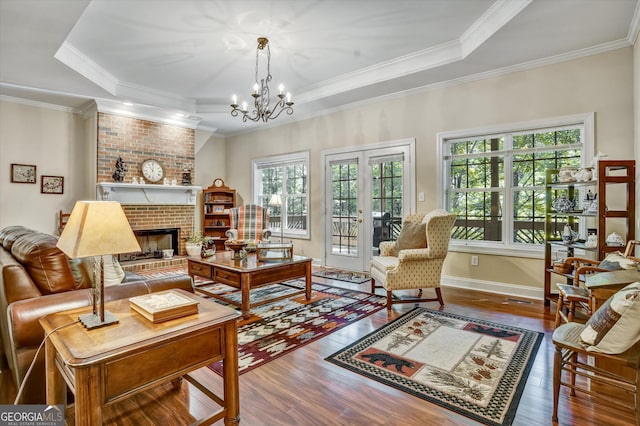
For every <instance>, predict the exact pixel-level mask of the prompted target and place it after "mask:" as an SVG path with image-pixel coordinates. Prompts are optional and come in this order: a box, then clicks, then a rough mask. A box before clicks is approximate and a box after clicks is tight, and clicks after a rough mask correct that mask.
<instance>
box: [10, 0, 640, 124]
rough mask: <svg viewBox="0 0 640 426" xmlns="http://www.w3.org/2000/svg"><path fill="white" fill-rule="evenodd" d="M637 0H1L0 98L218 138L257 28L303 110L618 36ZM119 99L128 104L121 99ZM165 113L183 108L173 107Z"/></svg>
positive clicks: (519, 63)
mask: <svg viewBox="0 0 640 426" xmlns="http://www.w3.org/2000/svg"><path fill="white" fill-rule="evenodd" d="M638 3H639V0H497V1H494V0H92V1H89V0H0V97H2V98H4V99H11V100H16V101H20V100H22V99H24V100H27V102H35V103H38V102H40V103H48V104H53V105H59V106H61V107H69V108H72V109H73V110H74V111H79V110H81V109H82V108H84V107H85V106H86V105H88V104H89V103H90V102H91V101H92V100H96V101H97V102H98V105H99V106H100V108H102V109H104V110H110V111H117V112H120V113H127V111H130V112H131V113H132V114H136V115H138V116H140V117H150V118H156V119H162V120H169V121H171V120H173V121H174V122H180V121H182V122H186V123H188V124H190V125H193V126H197V127H198V128H202V129H207V130H215V131H216V133H218V134H223V135H228V134H234V133H238V132H242V131H246V130H251V129H256V128H257V127H258V126H266V125H265V124H264V123H260V124H254V123H243V122H242V120H241V119H240V118H234V117H231V115H230V113H229V112H230V107H229V104H230V99H231V95H232V94H233V93H236V94H237V95H238V98H239V100H243V98H244V99H246V100H249V99H251V98H250V96H249V95H250V92H251V88H252V86H253V79H254V67H255V56H256V45H257V43H256V39H257V37H259V36H266V37H268V38H269V40H270V43H269V44H270V47H271V73H272V75H273V83H274V84H273V86H274V90H275V88H276V87H277V85H278V84H279V83H281V82H282V83H284V84H285V86H286V90H287V91H290V92H291V93H292V96H293V100H294V101H295V105H294V109H295V112H294V114H293V115H292V116H280V117H279V118H278V119H276V120H274V121H273V124H275V125H277V124H281V123H287V122H290V121H292V120H299V119H302V118H307V117H310V116H313V115H316V114H319V113H322V112H326V111H328V110H332V109H336V108H341V107H344V106H345V105H347V106H348V105H350V104H353V103H359V102H366V101H367V100H370V99H375V98H379V97H382V96H393V95H394V94H398V93H402V92H406V91H411V92H416V91H420V90H428V88H430V87H438V86H440V85H442V84H447V83H450V82H452V81H460V80H464V79H474V78H482V77H485V76H489V75H495V74H496V73H500V72H509V71H512V70H517V69H523V68H526V67H531V66H538V65H542V64H546V63H552V62H557V61H560V60H566V59H571V58H576V57H580V56H584V55H587V54H592V53H599V52H603V51H607V50H611V49H617V48H621V47H625V46H629V45H631V44H632V42H633V41H634V40H635V38H636V35H637V32H638V28H639V26H640V17H639V15H640V12H639V10H638ZM123 101H128V102H132V103H134V105H133V106H124V105H123V104H122V102H123ZM177 113H182V114H183V115H186V116H187V118H186V119H185V118H178V117H177V116H176V114H177Z"/></svg>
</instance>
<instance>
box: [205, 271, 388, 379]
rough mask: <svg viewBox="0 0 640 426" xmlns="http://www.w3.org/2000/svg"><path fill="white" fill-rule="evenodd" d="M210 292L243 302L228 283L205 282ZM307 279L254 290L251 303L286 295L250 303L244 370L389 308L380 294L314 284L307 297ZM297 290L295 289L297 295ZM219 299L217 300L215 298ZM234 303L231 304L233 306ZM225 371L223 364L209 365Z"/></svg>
mask: <svg viewBox="0 0 640 426" xmlns="http://www.w3.org/2000/svg"><path fill="white" fill-rule="evenodd" d="M202 289H204V290H206V291H207V292H209V293H216V294H218V295H222V296H224V297H225V298H227V299H229V300H232V301H236V302H240V300H241V294H240V291H239V290H237V289H235V288H233V287H229V286H226V285H224V284H210V285H207V286H204V287H202ZM303 289H304V282H301V281H297V280H294V281H287V282H286V283H281V284H272V285H267V286H264V287H260V288H257V289H254V290H251V293H250V300H251V304H252V305H253V304H255V303H260V302H261V301H263V300H269V299H277V298H279V297H283V296H284V297H286V296H288V295H291V297H287V298H284V299H281V300H277V301H274V302H268V303H265V304H263V305H260V306H256V307H252V308H251V314H252V315H251V317H250V318H248V319H247V320H241V321H240V322H239V327H238V365H239V372H240V374H243V373H246V372H248V371H251V370H253V369H254V368H256V367H259V366H261V365H264V364H266V363H267V362H269V361H272V360H274V359H276V358H279V357H281V356H283V355H285V354H287V353H289V352H291V351H293V350H295V349H298V348H300V347H302V346H304V345H306V344H308V343H311V342H313V341H315V340H318V339H320V338H322V337H324V336H326V335H328V334H330V333H333V332H334V331H336V330H339V329H341V328H343V327H345V326H347V325H349V324H352V323H354V322H355V321H358V320H359V319H362V318H364V317H366V316H368V315H371V314H373V313H374V312H377V311H379V310H380V309H383V308H384V307H385V303H386V302H385V298H384V297H382V296H376V295H372V294H370V293H363V292H360V291H354V290H348V289H343V288H338V287H331V286H328V285H324V284H318V283H313V286H312V290H313V292H312V295H311V300H309V301H307V300H305V297H304V294H300V291H301V290H303ZM294 293H295V294H294ZM211 300H216V301H217V299H213V298H212V299H211ZM229 306H232V305H229ZM209 368H211V369H212V370H213V371H215V372H216V373H218V374H220V375H222V363H221V362H217V363H214V364H212V365H211V366H209Z"/></svg>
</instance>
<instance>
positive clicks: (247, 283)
mask: <svg viewBox="0 0 640 426" xmlns="http://www.w3.org/2000/svg"><path fill="white" fill-rule="evenodd" d="M249 290H251V275H249V274H241V275H240V291H241V292H242V318H244V319H248V318H249V316H250V315H251V303H250V298H249V293H250V291H249Z"/></svg>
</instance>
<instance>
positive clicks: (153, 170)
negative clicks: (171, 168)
mask: <svg viewBox="0 0 640 426" xmlns="http://www.w3.org/2000/svg"><path fill="white" fill-rule="evenodd" d="M142 176H144V178H145V179H146V180H148V181H149V182H154V183H155V182H159V181H160V180H161V179H162V178H163V177H164V168H163V167H162V164H160V162H159V161H158V160H144V161H143V162H142Z"/></svg>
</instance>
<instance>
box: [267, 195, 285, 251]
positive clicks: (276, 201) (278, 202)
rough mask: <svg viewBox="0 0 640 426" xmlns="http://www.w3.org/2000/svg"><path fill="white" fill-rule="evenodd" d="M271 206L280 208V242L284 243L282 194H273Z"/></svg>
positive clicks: (270, 200)
mask: <svg viewBox="0 0 640 426" xmlns="http://www.w3.org/2000/svg"><path fill="white" fill-rule="evenodd" d="M269 205H270V206H280V242H281V243H284V212H283V211H282V197H281V196H280V194H273V195H272V196H271V198H270V199H269Z"/></svg>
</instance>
